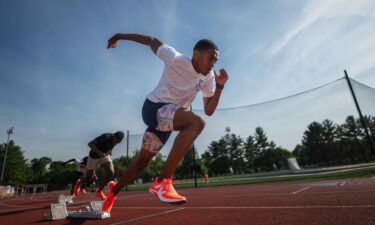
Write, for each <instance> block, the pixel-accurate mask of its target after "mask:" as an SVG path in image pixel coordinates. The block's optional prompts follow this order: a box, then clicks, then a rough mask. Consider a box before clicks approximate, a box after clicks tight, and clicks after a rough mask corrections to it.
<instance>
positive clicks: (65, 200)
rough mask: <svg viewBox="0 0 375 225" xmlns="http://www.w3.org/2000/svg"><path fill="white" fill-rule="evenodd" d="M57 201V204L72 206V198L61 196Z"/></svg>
mask: <svg viewBox="0 0 375 225" xmlns="http://www.w3.org/2000/svg"><path fill="white" fill-rule="evenodd" d="M58 201H59V203H65V204H72V203H73V196H71V195H64V194H61V195H59V198H58Z"/></svg>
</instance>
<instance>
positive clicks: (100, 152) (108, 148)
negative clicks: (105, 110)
mask: <svg viewBox="0 0 375 225" xmlns="http://www.w3.org/2000/svg"><path fill="white" fill-rule="evenodd" d="M123 138H124V133H123V132H122V131H117V132H115V133H104V134H102V135H100V136H98V137H96V138H95V139H94V140H92V141H90V142H89V143H88V146H89V147H90V148H91V150H90V153H89V157H88V160H87V165H86V176H85V177H84V178H82V179H80V180H78V181H77V183H76V185H75V187H74V195H75V196H77V195H78V193H79V191H80V189H81V188H85V187H86V185H88V183H89V182H90V181H91V180H92V179H93V178H94V176H95V169H96V168H97V167H98V166H101V167H102V168H103V169H104V171H105V173H106V175H105V176H104V178H103V181H102V183H101V184H100V186H99V188H98V190H97V191H96V195H97V196H98V197H99V198H100V199H102V200H104V199H105V198H106V196H105V194H104V193H103V189H104V187H105V186H106V185H107V183H108V182H109V181H110V180H111V179H112V177H113V175H114V169H113V163H112V159H111V155H112V150H113V148H114V147H115V146H116V145H117V144H118V143H120V142H121V141H122V139H123Z"/></svg>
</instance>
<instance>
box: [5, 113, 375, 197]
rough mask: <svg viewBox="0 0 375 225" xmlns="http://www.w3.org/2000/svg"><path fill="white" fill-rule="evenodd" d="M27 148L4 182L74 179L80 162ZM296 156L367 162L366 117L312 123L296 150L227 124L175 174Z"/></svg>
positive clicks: (234, 169) (313, 161)
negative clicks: (29, 153)
mask: <svg viewBox="0 0 375 225" xmlns="http://www.w3.org/2000/svg"><path fill="white" fill-rule="evenodd" d="M365 122H366V124H367V127H368V128H369V133H370V135H371V138H372V140H375V117H374V116H365ZM5 148H6V144H0V163H1V168H2V162H3V160H4V155H5ZM138 152H139V151H138V150H136V151H135V152H134V154H133V156H132V157H129V158H126V157H124V156H122V157H120V158H117V159H114V160H113V163H114V167H115V177H121V175H122V173H123V171H124V170H125V169H126V168H127V167H128V166H129V165H130V163H131V162H132V161H133V160H134V159H135V157H137V154H138ZM23 153H24V152H23V151H22V149H21V147H20V146H17V145H16V144H15V142H14V141H13V140H12V141H10V143H9V148H8V156H7V161H6V166H5V173H4V182H3V184H4V183H5V184H11V185H22V184H38V183H48V184H49V189H50V190H55V189H62V188H65V187H66V186H67V184H68V183H72V182H74V181H73V177H74V173H75V166H74V165H72V164H67V165H64V163H63V162H62V161H53V160H52V159H51V158H49V157H41V158H34V159H32V160H30V161H28V160H27V159H25V157H24V155H23ZM290 157H296V158H297V161H298V162H299V163H300V165H302V166H305V167H309V166H331V165H341V164H349V163H351V164H352V163H359V162H367V161H369V160H372V159H374V154H373V152H372V151H371V148H370V145H369V142H368V140H367V137H366V135H365V132H364V129H363V127H362V125H361V123H360V120H359V119H358V118H355V117H354V116H348V117H347V118H346V120H345V122H344V123H343V124H334V123H333V121H331V120H328V119H326V120H324V121H322V122H316V121H315V122H312V123H310V124H309V125H308V126H307V128H306V130H305V131H304V133H303V137H302V140H301V143H300V144H298V145H297V146H296V147H295V148H294V150H293V151H289V150H287V149H283V148H282V147H280V146H277V145H276V143H274V141H272V140H269V138H268V137H267V134H266V131H264V130H263V128H261V127H257V128H255V131H254V133H253V134H250V135H249V136H248V137H246V138H242V137H240V136H239V135H236V134H235V133H232V132H231V130H230V128H229V127H227V128H226V130H225V134H224V135H223V136H222V137H221V138H219V140H214V141H212V142H211V143H210V145H209V146H208V147H207V149H206V150H205V151H204V153H203V154H202V155H201V156H199V154H198V151H197V149H196V148H194V146H193V147H192V148H191V151H190V152H188V154H187V155H186V156H185V158H184V159H183V160H182V161H181V162H180V164H179V166H178V167H177V169H176V172H175V178H177V179H182V178H191V177H193V175H194V174H193V171H195V172H196V175H197V176H204V175H205V174H208V175H210V176H217V175H226V174H244V173H256V172H267V171H272V170H283V169H288V163H287V159H288V158H290ZM194 159H195V164H194ZM164 162H165V157H164V156H163V155H161V154H158V155H157V156H156V157H155V158H154V159H153V160H152V161H151V163H150V165H149V166H148V168H147V169H146V170H144V171H143V172H142V174H141V175H140V178H142V179H143V180H144V181H151V180H152V179H153V178H155V177H157V176H158V175H159V173H160V171H161V170H162V168H163V165H164ZM194 165H196V166H194ZM97 174H98V177H99V179H100V177H101V176H102V175H103V171H101V170H100V169H98V171H97Z"/></svg>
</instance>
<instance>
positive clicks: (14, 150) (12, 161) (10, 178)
mask: <svg viewBox="0 0 375 225" xmlns="http://www.w3.org/2000/svg"><path fill="white" fill-rule="evenodd" d="M5 150H6V143H4V144H0V152H1V153H0V163H1V164H0V165H1V169H2V168H3V162H4V156H5ZM30 177H31V171H30V170H29V168H28V166H27V160H26V159H25V157H24V156H23V151H22V150H21V147H20V146H17V145H15V143H14V141H13V140H11V141H9V148H8V153H7V158H6V162H5V170H4V177H3V184H10V185H23V184H25V183H27V182H28V181H29V178H30Z"/></svg>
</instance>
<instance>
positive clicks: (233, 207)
mask: <svg viewBox="0 0 375 225" xmlns="http://www.w3.org/2000/svg"><path fill="white" fill-rule="evenodd" d="M113 208H117V209H125V210H126V209H129V210H131V209H133V210H139V209H176V208H175V207H172V206H171V207H146V206H145V207H129V206H127V207H121V206H118V207H113ZM332 208H375V205H305V206H303V205H302V206H190V207H184V208H177V209H176V210H171V211H170V212H174V211H178V210H181V209H185V210H188V209H332ZM167 212H169V211H167ZM162 214H163V213H162Z"/></svg>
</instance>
